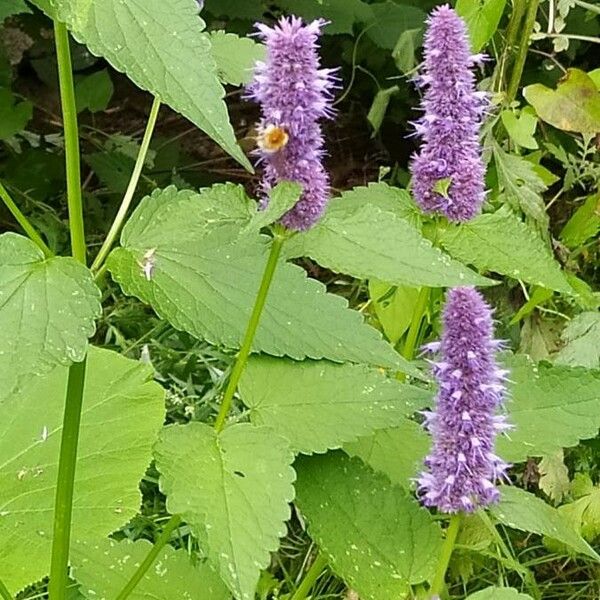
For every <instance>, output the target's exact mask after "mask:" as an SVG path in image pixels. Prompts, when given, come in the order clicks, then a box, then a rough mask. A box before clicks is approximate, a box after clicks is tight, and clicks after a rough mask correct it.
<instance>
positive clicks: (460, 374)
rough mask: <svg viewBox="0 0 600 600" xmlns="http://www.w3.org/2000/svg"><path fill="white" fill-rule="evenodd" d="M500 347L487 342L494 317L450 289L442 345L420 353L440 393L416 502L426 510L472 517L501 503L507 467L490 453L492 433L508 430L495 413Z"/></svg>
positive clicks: (472, 297) (468, 292)
mask: <svg viewBox="0 0 600 600" xmlns="http://www.w3.org/2000/svg"><path fill="white" fill-rule="evenodd" d="M500 346H501V342H499V341H498V340H494V339H493V321H492V312H491V309H490V308H489V306H488V305H487V304H486V303H485V301H484V299H483V298H482V296H481V295H480V294H479V292H477V291H476V290H475V289H473V288H468V287H460V288H454V289H452V290H450V291H449V292H448V294H447V297H446V305H445V308H444V313H443V333H442V339H441V342H434V343H433V344H429V345H428V346H427V347H426V350H428V351H432V352H436V353H439V355H440V358H439V360H438V361H437V362H432V365H433V373H434V375H435V377H436V379H437V381H438V384H439V390H438V394H437V397H436V406H435V410H434V412H431V413H426V419H425V426H426V427H427V429H428V430H429V432H430V433H431V435H432V437H433V448H432V450H431V453H430V454H429V456H427V458H426V459H425V466H426V470H425V472H424V473H422V474H421V476H420V478H419V480H418V484H419V495H420V497H421V499H422V501H423V503H424V504H425V505H426V506H433V507H436V508H437V509H438V510H440V511H442V512H445V513H456V512H460V511H465V512H472V511H474V510H476V509H477V508H478V507H481V506H487V505H489V504H491V503H493V502H496V501H497V500H498V499H499V492H498V489H497V488H496V486H495V483H496V481H497V479H499V478H502V477H505V476H506V475H505V473H506V469H507V467H508V465H507V464H506V463H505V462H504V461H503V460H502V459H500V458H499V457H498V456H496V454H495V453H494V444H495V439H496V435H497V433H498V432H501V431H504V430H506V429H508V428H509V426H508V425H507V423H506V421H505V419H504V416H503V415H500V414H497V411H498V408H499V406H500V405H501V403H502V400H503V397H504V394H505V385H504V381H505V379H506V375H507V372H506V371H504V370H502V369H500V368H499V367H498V364H497V363H496V358H495V356H496V352H497V349H498V348H499V347H500Z"/></svg>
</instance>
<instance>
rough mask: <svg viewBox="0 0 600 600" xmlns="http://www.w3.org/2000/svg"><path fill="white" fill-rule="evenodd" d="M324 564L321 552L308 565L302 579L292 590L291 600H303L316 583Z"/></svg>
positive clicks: (324, 560)
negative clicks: (295, 588) (294, 589)
mask: <svg viewBox="0 0 600 600" xmlns="http://www.w3.org/2000/svg"><path fill="white" fill-rule="evenodd" d="M326 566H327V559H326V558H325V557H324V556H323V555H322V554H317V557H316V558H315V560H314V562H313V564H312V565H311V566H310V569H309V570H308V571H307V572H306V575H305V576H304V579H303V580H302V582H301V583H300V585H299V586H298V589H297V590H296V591H295V592H294V595H293V596H292V598H291V600H304V599H305V598H306V597H307V596H308V594H309V593H310V590H312V588H313V585H314V584H315V583H316V581H317V579H319V577H320V576H321V573H322V572H323V569H324V568H325V567H326Z"/></svg>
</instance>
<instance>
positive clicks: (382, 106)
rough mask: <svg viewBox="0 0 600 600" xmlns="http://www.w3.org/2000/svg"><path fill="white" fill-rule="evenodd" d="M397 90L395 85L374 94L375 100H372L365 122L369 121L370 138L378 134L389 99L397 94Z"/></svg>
mask: <svg viewBox="0 0 600 600" xmlns="http://www.w3.org/2000/svg"><path fill="white" fill-rule="evenodd" d="M399 89H400V88H399V87H398V86H397V85H393V86H392V87H389V88H386V89H384V90H379V91H378V92H377V93H376V94H375V98H373V102H372V103H371V108H369V112H368V114H367V121H369V123H370V124H371V127H372V128H373V133H372V134H371V137H375V136H376V135H377V133H378V132H379V129H380V128H381V124H382V123H383V118H384V117H385V113H386V112H387V108H388V105H389V103H390V99H391V97H392V96H393V95H394V94H397V93H398V91H399Z"/></svg>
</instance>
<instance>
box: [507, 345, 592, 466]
mask: <svg viewBox="0 0 600 600" xmlns="http://www.w3.org/2000/svg"><path fill="white" fill-rule="evenodd" d="M506 366H507V368H508V369H510V375H509V377H510V380H511V381H512V382H514V383H512V384H510V385H509V391H510V400H508V404H507V408H508V413H509V419H510V422H511V423H513V425H514V426H515V428H514V430H513V431H510V432H509V433H508V435H507V436H502V437H500V438H499V439H498V443H497V448H498V452H499V454H500V455H501V456H502V457H503V458H505V459H507V460H509V461H513V462H517V461H521V460H525V459H526V458H527V457H528V456H542V455H545V454H552V453H553V452H556V451H557V450H559V449H560V448H563V447H564V448H566V447H569V446H575V445H577V444H578V443H579V440H582V439H586V438H590V437H594V436H595V435H596V434H597V433H598V428H599V427H600V371H590V370H587V369H582V368H579V367H575V368H572V367H558V366H552V365H549V364H546V363H541V364H540V365H535V364H534V363H532V362H531V361H529V360H527V357H525V356H523V355H516V356H514V357H512V358H510V359H509V360H508V361H507V364H506Z"/></svg>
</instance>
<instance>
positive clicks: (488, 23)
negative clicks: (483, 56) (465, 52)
mask: <svg viewBox="0 0 600 600" xmlns="http://www.w3.org/2000/svg"><path fill="white" fill-rule="evenodd" d="M505 5H506V0H457V2H456V12H457V13H458V14H459V15H460V16H461V17H462V18H463V19H464V20H465V22H466V23H467V27H468V28H469V36H470V38H471V48H472V49H473V52H479V51H480V50H481V49H482V48H483V47H484V46H485V45H486V44H487V43H488V42H489V41H490V40H491V39H492V36H493V35H494V33H495V32H496V29H498V23H500V19H501V18H502V13H503V12H504V7H505Z"/></svg>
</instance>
